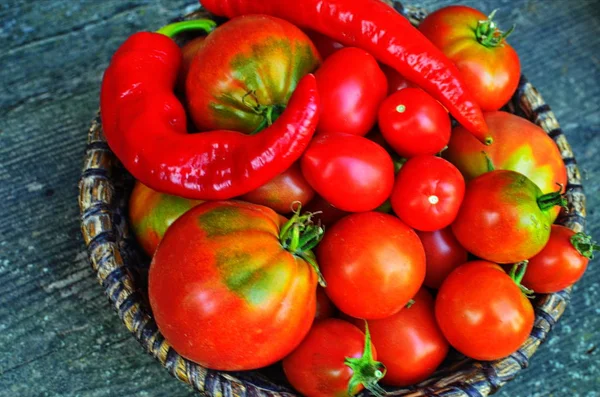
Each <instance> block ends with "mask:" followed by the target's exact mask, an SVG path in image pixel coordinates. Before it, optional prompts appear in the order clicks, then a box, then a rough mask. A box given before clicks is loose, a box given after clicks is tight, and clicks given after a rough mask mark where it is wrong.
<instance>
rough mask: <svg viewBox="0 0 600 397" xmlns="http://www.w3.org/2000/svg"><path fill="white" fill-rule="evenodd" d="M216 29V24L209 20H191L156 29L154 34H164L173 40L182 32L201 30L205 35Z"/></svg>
mask: <svg viewBox="0 0 600 397" xmlns="http://www.w3.org/2000/svg"><path fill="white" fill-rule="evenodd" d="M216 27H217V23H216V22H215V21H213V20H210V19H193V20H191V21H181V22H175V23H171V24H169V25H166V26H163V27H162V28H160V29H158V30H157V31H156V33H160V34H164V35H165V36H167V37H170V38H173V37H175V36H177V35H178V34H180V33H183V32H195V31H198V30H202V31H204V32H205V33H210V32H212V31H213V30H214V29H215V28H216Z"/></svg>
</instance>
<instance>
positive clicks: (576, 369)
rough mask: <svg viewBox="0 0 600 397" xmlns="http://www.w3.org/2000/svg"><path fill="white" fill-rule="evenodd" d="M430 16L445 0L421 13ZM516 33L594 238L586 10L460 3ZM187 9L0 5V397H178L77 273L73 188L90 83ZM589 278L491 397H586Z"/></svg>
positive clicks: (595, 294)
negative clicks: (521, 367) (578, 180)
mask: <svg viewBox="0 0 600 397" xmlns="http://www.w3.org/2000/svg"><path fill="white" fill-rule="evenodd" d="M421 3H422V4H424V5H425V6H426V7H427V8H429V9H430V10H433V9H435V8H438V7H440V6H442V5H445V4H449V3H450V2H449V1H439V0H438V1H436V0H426V1H422V2H421ZM465 3H466V4H470V5H473V6H475V7H478V8H480V9H482V10H483V11H485V12H489V11H491V10H492V9H493V8H494V7H500V11H499V12H498V20H499V22H501V24H502V25H509V24H510V21H511V20H512V21H514V22H516V23H517V31H516V32H515V33H514V34H513V36H512V37H511V40H510V42H511V44H513V45H514V47H515V48H516V49H517V51H518V52H519V54H520V57H521V62H522V68H523V72H524V73H525V74H526V75H527V77H528V78H529V80H530V81H531V82H532V83H533V84H534V85H535V86H536V87H537V88H538V89H539V90H540V92H541V93H542V95H543V96H544V99H545V100H546V102H548V103H549V104H550V106H551V107H552V109H553V110H554V112H555V113H556V115H557V117H558V120H559V122H560V123H561V126H562V127H563V130H564V131H565V133H566V135H567V137H568V139H569V142H570V143H571V145H572V146H573V149H574V152H575V155H576V157H577V160H578V162H579V164H580V167H581V169H582V172H583V174H584V186H585V189H586V194H587V197H588V203H587V207H588V232H590V233H592V234H594V235H595V236H596V237H597V238H600V215H599V212H598V210H597V209H598V208H599V205H600V193H599V190H600V188H599V187H600V160H599V159H600V137H598V136H597V135H598V134H600V99H599V98H600V83H599V82H600V55H599V54H600V2H599V1H597V0H583V1H569V2H564V1H559V0H548V1H532V0H531V1H526V0H519V1H492V0H482V1H472V2H465ZM195 6H196V3H195V2H194V1H191V0H161V1H155V2H149V1H140V0H134V1H121V0H114V1H96V0H82V1H75V0H70V1H64V0H40V1H36V2H34V1H27V0H22V1H20V0H8V1H6V0H5V1H3V2H2V4H0V43H1V45H0V51H1V54H2V56H1V57H0V59H1V61H0V203H1V205H0V219H1V220H2V222H0V346H1V347H2V348H0V396H116V395H136V396H167V395H168V396H174V397H179V396H191V395H195V394H194V393H193V392H192V391H191V389H189V388H188V387H186V386H184V385H183V384H181V383H179V382H177V381H176V380H175V379H173V378H172V377H171V376H170V375H168V374H167V372H166V371H165V370H164V369H163V368H161V367H160V365H159V364H158V363H157V362H155V361H154V360H153V359H152V358H151V357H149V356H147V355H146V354H144V353H143V351H142V350H141V348H140V346H139V345H138V344H137V342H135V340H134V339H133V337H131V336H130V335H129V333H128V332H127V330H126V329H125V328H124V326H123V325H122V324H121V322H120V320H119V319H118V317H117V316H116V314H115V312H114V310H113V309H112V308H111V307H110V306H109V304H108V302H107V299H106V298H105V297H104V295H103V293H102V291H101V288H100V287H99V286H98V285H97V283H96V279H95V276H94V275H93V274H92V271H91V269H90V267H89V264H88V262H87V258H86V255H85V253H84V246H83V242H82V238H81V234H80V230H79V216H78V208H77V180H78V178H79V171H80V168H81V159H82V154H83V149H84V145H85V139H86V130H87V128H88V126H89V122H90V120H91V118H92V117H93V115H94V113H95V111H96V109H97V107H98V90H99V84H100V80H101V76H102V72H103V70H104V68H105V67H106V65H107V63H108V61H109V59H110V55H111V54H112V52H113V51H114V50H115V49H116V48H117V46H118V45H119V44H120V43H121V42H122V41H123V40H124V39H125V38H126V37H127V36H128V35H129V34H131V33H132V32H134V31H137V30H142V29H149V30H153V29H157V28H158V27H160V26H161V24H163V23H164V22H165V21H168V20H169V19H171V18H173V17H175V16H177V15H180V14H181V13H183V12H185V11H186V10H191V9H193V8H194V7H195ZM599 300H600V270H599V269H598V260H595V261H593V262H592V263H591V264H590V268H589V269H588V271H587V273H586V275H585V276H584V279H583V280H582V281H581V282H580V283H579V284H578V285H577V286H576V287H575V290H574V294H573V298H572V300H571V304H570V306H569V307H568V308H567V311H566V313H565V315H564V316H563V318H562V319H561V320H560V322H559V323H558V325H557V326H556V328H555V329H554V331H553V332H552V333H551V336H550V337H549V340H548V341H547V343H546V344H544V345H543V346H542V347H541V348H540V350H539V351H538V353H537V354H536V355H535V356H534V358H533V360H532V362H531V366H530V368H529V369H527V370H525V371H522V373H521V374H520V375H519V376H518V377H517V378H516V379H515V380H514V381H513V382H511V383H510V384H508V385H507V386H506V387H505V388H503V389H502V390H501V391H500V392H499V393H498V395H499V396H502V397H520V396H522V397H529V396H532V397H542V396H544V397H545V396H573V397H576V396H585V397H595V396H598V395H600V394H599V393H598V391H597V390H600V365H599V363H598V362H599V361H600V360H599V355H600V349H598V348H597V346H598V345H599V344H600V336H599V333H598V331H597V329H598V328H600V316H599V314H600V306H599V305H598V303H597V302H598V301H599Z"/></svg>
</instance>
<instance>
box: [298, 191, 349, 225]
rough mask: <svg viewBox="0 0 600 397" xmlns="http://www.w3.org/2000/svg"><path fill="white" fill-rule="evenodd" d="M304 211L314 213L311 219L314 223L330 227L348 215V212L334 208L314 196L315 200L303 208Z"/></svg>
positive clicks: (322, 199)
mask: <svg viewBox="0 0 600 397" xmlns="http://www.w3.org/2000/svg"><path fill="white" fill-rule="evenodd" d="M304 210H305V211H306V212H311V213H314V217H313V219H314V220H315V222H320V223H321V225H323V226H331V225H333V224H334V223H335V222H337V221H339V220H340V219H342V218H343V217H344V216H346V215H348V212H346V211H342V210H341V209H339V208H335V207H334V206H333V205H331V204H330V203H328V202H327V200H325V199H324V198H323V197H321V196H319V195H315V198H313V199H312V200H311V201H310V203H308V205H307V206H306V207H304Z"/></svg>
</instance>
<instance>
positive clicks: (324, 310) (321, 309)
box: [315, 286, 335, 321]
mask: <svg viewBox="0 0 600 397" xmlns="http://www.w3.org/2000/svg"><path fill="white" fill-rule="evenodd" d="M334 314H335V306H333V303H331V300H330V299H329V298H328V297H327V294H326V293H325V289H324V288H323V287H321V286H319V287H317V311H316V312H315V321H319V320H325V319H326V318H329V317H333V315H334Z"/></svg>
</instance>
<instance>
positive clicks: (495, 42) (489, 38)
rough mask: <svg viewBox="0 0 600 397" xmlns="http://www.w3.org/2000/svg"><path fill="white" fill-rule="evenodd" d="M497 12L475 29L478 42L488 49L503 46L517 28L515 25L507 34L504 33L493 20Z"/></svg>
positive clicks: (493, 12) (479, 23)
mask: <svg viewBox="0 0 600 397" xmlns="http://www.w3.org/2000/svg"><path fill="white" fill-rule="evenodd" d="M497 11H498V9H495V10H494V11H492V13H491V14H490V15H489V16H488V17H487V19H484V20H482V21H478V22H477V28H475V37H477V41H479V43H481V44H482V45H484V46H485V47H488V48H494V47H500V46H503V45H504V42H505V40H506V38H507V37H508V36H509V35H510V34H511V33H512V32H514V30H515V27H516V26H515V25H514V24H513V26H512V27H511V28H510V29H508V30H507V31H506V32H502V31H501V30H500V29H499V28H498V26H497V25H496V22H495V21H494V20H493V19H494V16H495V15H496V12H497Z"/></svg>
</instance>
